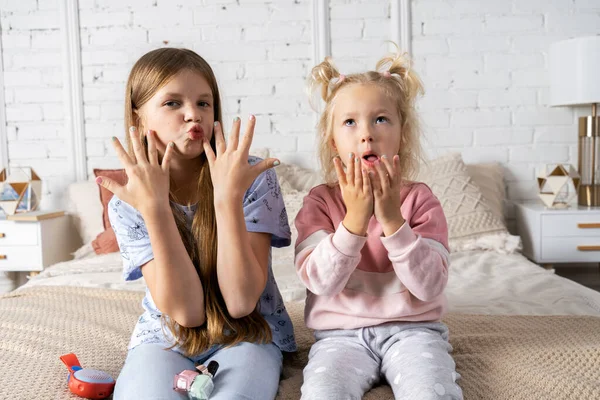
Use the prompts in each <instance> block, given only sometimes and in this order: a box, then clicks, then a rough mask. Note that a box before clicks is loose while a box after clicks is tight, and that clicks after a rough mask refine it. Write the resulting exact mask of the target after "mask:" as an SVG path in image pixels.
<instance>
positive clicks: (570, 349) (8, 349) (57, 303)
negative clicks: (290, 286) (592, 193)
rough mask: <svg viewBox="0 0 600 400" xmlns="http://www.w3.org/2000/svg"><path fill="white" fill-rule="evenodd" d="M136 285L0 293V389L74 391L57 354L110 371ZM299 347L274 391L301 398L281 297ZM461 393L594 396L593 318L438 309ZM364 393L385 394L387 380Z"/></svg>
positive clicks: (55, 394)
mask: <svg viewBox="0 0 600 400" xmlns="http://www.w3.org/2000/svg"><path fill="white" fill-rule="evenodd" d="M142 296H143V293H140V292H128V291H116V290H107V289H91V288H77V287H33V288H29V289H24V290H21V291H18V292H13V293H9V294H6V295H3V296H1V297H0V368H1V374H0V375H1V376H0V399H10V400H13V399H23V400H35V399H44V400H47V399H71V398H73V399H75V398H77V397H76V396H74V395H71V394H70V393H69V392H68V390H67V386H66V377H67V371H66V368H65V367H64V365H63V364H62V363H61V362H60V360H59V356H60V355H62V354H65V353H69V352H74V353H76V354H77V355H78V357H79V359H80V361H81V363H82V364H83V366H87V367H89V368H94V369H100V370H104V371H107V372H109V373H110V374H111V375H113V377H117V376H118V374H119V370H120V368H121V366H122V365H123V361H124V359H125V355H126V347H127V343H128V341H129V335H130V333H131V330H132V328H133V326H134V324H135V321H136V320H137V318H138V316H139V315H140V313H141V306H140V302H141V298H142ZM288 309H289V312H290V314H291V316H292V319H293V322H294V325H295V328H296V335H297V339H298V342H299V345H300V351H299V352H298V354H297V355H296V357H295V359H292V360H286V363H285V367H284V376H283V379H282V381H281V386H280V394H279V396H278V399H293V400H297V399H299V398H300V385H301V382H302V368H303V366H304V365H305V363H306V358H307V353H308V349H309V347H310V345H311V343H312V335H311V333H310V331H309V330H308V329H306V328H305V327H304V326H303V324H302V317H303V316H302V304H299V303H290V304H288ZM445 322H446V323H447V324H448V326H449V328H450V333H451V343H452V345H453V346H454V353H453V356H454V359H455V360H456V363H457V370H458V372H459V373H460V374H461V375H462V380H461V381H460V385H461V387H462V388H463V391H464V394H465V399H478V400H479V399H493V400H502V399H507V400H509V399H510V400H519V399H523V400H525V399H526V400H532V399H585V400H588V399H600V318H599V317H586V316H544V317H542V316H538V317H536V316H486V315H468V314H451V315H448V316H447V317H446V318H445ZM364 398H365V399H378V400H379V399H391V398H393V397H392V394H391V391H390V389H389V387H387V386H385V385H384V386H379V387H376V388H374V389H373V390H371V391H370V392H369V393H368V394H367V395H366V396H365V397H364Z"/></svg>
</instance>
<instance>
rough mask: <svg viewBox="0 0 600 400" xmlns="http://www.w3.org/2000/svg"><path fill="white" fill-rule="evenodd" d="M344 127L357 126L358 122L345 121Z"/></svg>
mask: <svg viewBox="0 0 600 400" xmlns="http://www.w3.org/2000/svg"><path fill="white" fill-rule="evenodd" d="M344 125H346V126H354V125H356V122H354V120H353V119H347V120H345V121H344Z"/></svg>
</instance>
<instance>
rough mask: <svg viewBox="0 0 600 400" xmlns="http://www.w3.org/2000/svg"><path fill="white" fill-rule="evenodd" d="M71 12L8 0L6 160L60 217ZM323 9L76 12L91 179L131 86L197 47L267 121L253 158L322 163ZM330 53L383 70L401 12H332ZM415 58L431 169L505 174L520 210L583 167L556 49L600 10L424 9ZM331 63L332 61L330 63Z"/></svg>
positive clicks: (105, 160)
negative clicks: (552, 70) (442, 159)
mask: <svg viewBox="0 0 600 400" xmlns="http://www.w3.org/2000/svg"><path fill="white" fill-rule="evenodd" d="M58 1H59V0H20V1H13V0H0V25H1V27H2V35H1V40H2V48H3V53H2V62H3V67H4V83H5V87H4V94H5V99H6V115H7V127H6V130H7V136H8V140H9V143H8V149H9V158H10V163H11V164H12V165H30V166H34V168H36V170H38V173H40V174H41V175H42V177H43V178H44V182H45V185H44V192H45V193H44V201H46V202H48V203H47V204H53V205H54V204H56V205H57V206H60V201H61V198H60V196H61V193H63V192H64V188H65V186H66V184H68V182H69V179H70V174H71V171H70V168H71V166H70V161H69V158H68V157H67V154H68V152H69V148H68V143H69V136H70V133H69V132H65V121H64V118H65V106H64V98H63V97H64V92H63V86H62V85H63V72H64V71H63V62H64V60H63V53H62V51H63V50H62V46H63V42H62V40H63V39H62V38H63V36H62V32H61V31H60V28H61V18H60V15H59V7H58V5H59V3H58ZM311 3H312V1H311V0H277V1H273V0H204V1H202V2H198V1H193V0H175V1H163V0H102V1H97V0H79V8H80V14H79V16H80V28H81V30H80V33H81V50H82V54H81V56H82V65H83V68H82V78H83V85H84V86H83V100H84V106H83V110H84V116H85V133H86V148H87V156H88V172H89V173H90V174H91V172H92V168H94V167H119V163H118V161H117V160H116V158H115V157H114V154H113V151H112V146H111V144H110V140H109V138H110V137H111V136H113V135H116V136H119V137H122V136H123V133H124V132H123V123H122V113H123V111H122V104H123V99H124V85H125V81H126V79H127V74H128V73H129V70H130V68H131V66H132V65H133V63H134V62H135V61H136V60H137V59H138V58H139V57H140V56H141V55H142V54H144V53H145V52H147V51H149V50H151V49H154V48H157V47H160V46H165V45H168V46H178V47H188V48H191V49H194V50H196V51H197V52H199V53H200V54H201V55H202V56H204V57H205V58H206V59H207V60H208V61H209V63H210V64H211V65H212V66H213V68H214V69H215V72H216V75H217V77H218V79H219V83H220V87H221V90H222V95H223V103H224V107H225V118H226V125H230V124H229V121H230V120H231V118H233V116H235V115H238V114H239V115H240V116H241V117H242V118H244V117H245V116H246V115H247V114H249V113H254V114H256V115H257V118H258V125H257V133H256V140H255V143H254V146H255V147H261V146H268V147H271V148H272V149H273V151H274V152H275V153H276V154H277V155H278V156H280V157H281V158H282V159H284V160H289V161H294V162H298V163H301V164H303V165H305V166H312V167H314V166H316V161H315V154H314V147H315V137H314V124H315V118H314V114H313V112H312V110H311V109H310V107H309V104H308V102H307V97H306V95H305V87H304V85H305V78H306V75H307V74H308V72H309V71H310V68H311V67H312V66H313V59H312V56H313V43H312V40H313V33H312V21H311V19H312V16H313V12H312V7H311ZM329 6H330V10H329V11H330V17H331V20H330V22H331V38H332V43H331V49H332V53H333V56H334V60H335V62H336V64H337V65H338V67H339V68H340V69H341V70H342V71H343V72H346V73H347V72H353V71H356V70H364V69H365V68H373V67H374V66H375V63H376V61H377V60H378V59H379V58H380V57H381V56H382V55H383V54H384V53H385V52H386V51H387V50H388V45H387V44H386V43H385V41H386V40H388V39H389V38H390V37H391V33H390V1H389V0H330V2H329ZM411 7H412V16H411V21H412V48H413V57H414V59H415V68H416V70H417V71H418V72H419V73H420V75H421V76H422V78H423V81H424V83H425V87H426V97H425V98H423V99H422V100H421V101H420V103H419V109H420V111H421V115H422V117H423V120H424V127H425V136H424V139H425V143H424V144H425V146H426V147H427V150H428V154H430V155H431V156H435V155H438V154H441V153H444V152H447V151H461V152H462V153H463V155H464V157H465V159H466V160H467V161H470V162H476V161H477V162H479V161H500V162H502V163H504V164H505V166H506V172H507V180H508V181H509V197H511V198H513V199H519V198H532V197H535V193H536V191H535V190H534V188H535V186H534V170H535V167H536V166H537V165H538V164H539V163H544V162H556V161H561V162H571V163H576V157H577V148H576V117H577V116H578V115H584V114H586V111H582V110H572V109H570V108H548V107H547V102H548V84H549V82H548V74H547V68H548V66H547V52H548V47H549V45H550V44H551V43H552V42H554V41H557V40H560V39H564V38H569V37H573V36H580V35H588V34H600V2H599V1H598V0H572V1H570V0H543V1H542V0H506V1H491V0H481V1H477V0H413V1H412V4H411ZM319 61H320V60H319Z"/></svg>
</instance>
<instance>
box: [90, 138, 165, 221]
mask: <svg viewBox="0 0 600 400" xmlns="http://www.w3.org/2000/svg"><path fill="white" fill-rule="evenodd" d="M129 134H130V135H131V142H132V144H133V155H132V156H130V155H129V154H127V152H126V151H125V149H124V148H123V145H121V142H120V141H119V139H117V138H116V137H113V146H114V148H115V151H116V153H117V156H118V157H119V160H120V161H121V164H123V166H124V167H125V172H126V173H127V177H128V181H127V184H126V185H124V186H123V185H120V184H118V183H117V182H115V181H114V180H112V179H110V178H107V177H104V176H99V177H98V178H96V183H98V184H100V185H102V186H103V187H105V188H106V189H108V190H109V191H111V192H112V193H114V194H115V195H116V196H117V197H118V198H119V199H121V200H123V201H125V202H126V203H129V204H130V205H131V206H133V207H134V208H135V209H137V210H139V211H140V212H141V213H142V216H145V215H146V213H148V212H152V211H156V210H160V209H161V207H167V208H168V207H169V160H170V159H171V154H172V152H173V143H169V144H168V145H167V146H166V149H165V150H164V156H163V159H162V162H161V163H159V161H158V150H157V142H158V140H157V139H156V132H154V131H148V134H147V138H148V153H147V154H146V152H145V151H144V146H143V145H142V140H141V137H140V135H139V134H138V132H137V130H136V128H135V127H131V128H129Z"/></svg>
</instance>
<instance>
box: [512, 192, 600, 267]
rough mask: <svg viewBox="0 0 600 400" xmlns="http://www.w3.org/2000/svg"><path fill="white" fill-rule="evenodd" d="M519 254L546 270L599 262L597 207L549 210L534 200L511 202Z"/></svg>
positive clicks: (598, 217) (599, 211)
mask: <svg viewBox="0 0 600 400" xmlns="http://www.w3.org/2000/svg"><path fill="white" fill-rule="evenodd" d="M514 204H515V214H516V222H517V230H518V233H519V235H520V236H521V240H522V243H523V255H525V256H526V257H527V258H529V259H530V260H532V261H534V262H536V263H538V264H542V265H544V266H546V267H548V266H551V265H552V264H555V263H586V262H589V263H600V208H598V209H594V208H588V207H584V206H574V207H570V208H563V209H550V208H547V207H545V206H544V205H542V204H540V203H539V202H537V201H530V202H515V203H514Z"/></svg>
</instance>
